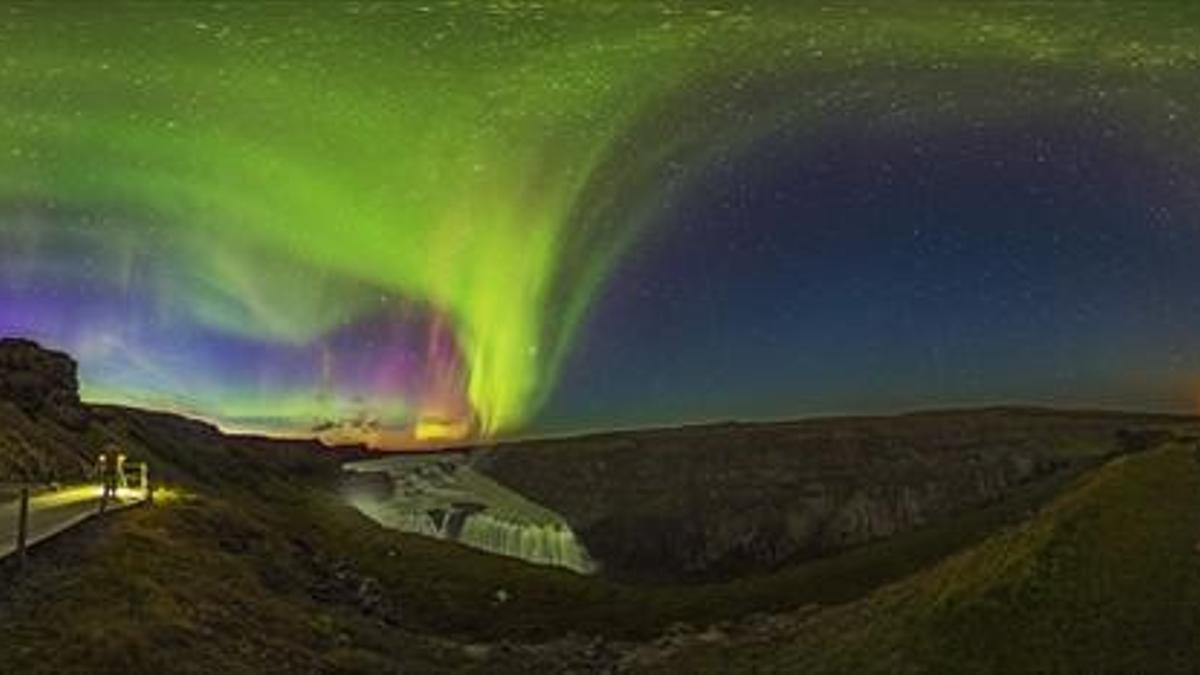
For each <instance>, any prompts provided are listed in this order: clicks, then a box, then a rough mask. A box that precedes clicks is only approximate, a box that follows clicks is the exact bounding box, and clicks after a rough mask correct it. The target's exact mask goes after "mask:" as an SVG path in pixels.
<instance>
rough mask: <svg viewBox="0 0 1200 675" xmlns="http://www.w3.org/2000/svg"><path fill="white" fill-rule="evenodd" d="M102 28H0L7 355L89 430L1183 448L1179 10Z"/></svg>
mask: <svg viewBox="0 0 1200 675" xmlns="http://www.w3.org/2000/svg"><path fill="white" fill-rule="evenodd" d="M98 4H99V3H79V4H70V3H62V2H53V3H51V2H47V3H16V4H11V3H10V4H9V5H6V7H5V8H3V9H0V45H3V47H2V50H3V51H2V52H0V108H2V109H3V115H0V333H5V334H18V335H26V336H29V337H33V338H35V339H38V340H41V341H42V342H44V343H46V344H48V345H50V346H54V347H58V348H62V349H66V350H68V351H71V352H72V353H73V354H75V355H76V357H77V358H78V359H79V360H80V362H81V377H82V380H83V389H84V392H83V393H84V395H85V397H86V398H88V399H90V400H95V401H108V402H118V403H127V404H134V405H141V406H148V407H155V408H164V409H168V410H173V411H178V412H183V413H187V414H192V415H196V416H200V417H204V418H207V419H210V420H213V421H215V422H217V423H219V424H221V425H222V426H224V427H225V428H227V429H233V430H250V431H258V432H269V433H284V434H300V435H305V434H320V435H322V436H323V437H325V438H327V439H331V440H364V441H367V442H369V443H372V444H374V445H376V446H382V447H406V446H410V445H413V444H414V443H418V442H442V441H444V440H445V439H448V438H449V439H457V438H459V437H463V436H468V437H476V436H479V437H493V436H502V437H503V436H522V435H537V434H544V433H556V434H557V433H565V432H572V431H581V430H592V429H604V428H612V427H633V426H644V425H659V424H678V423H693V422H701V421H710V420H727V419H765V418H787V417H798V416H805V415H813V414H839V413H859V412H894V411H902V410H909V409H914V408H929V407H940V406H957V405H981V404H994V403H1041V404H1052V405H1065V406H1100V407H1111V408H1130V409H1144V410H1173V411H1193V410H1194V409H1195V408H1196V402H1197V393H1198V392H1200V377H1198V376H1200V345H1198V344H1197V342H1196V340H1195V339H1194V336H1196V335H1198V334H1200V293H1198V292H1200V265H1197V264H1194V263H1193V261H1194V260H1195V258H1196V253H1197V252H1198V251H1200V222H1198V221H1197V214H1200V173H1198V171H1197V170H1198V169H1200V116H1198V115H1200V111H1197V110H1196V105H1197V103H1198V102H1200V101H1198V99H1200V9H1198V8H1195V7H1194V3H1191V2H1179V3H1170V2H1159V3H1146V4H1144V5H1135V4H1133V3H1125V2H1120V3H1118V2H1113V3H1103V2H1096V3H1086V4H1068V3H1053V4H1050V3H1047V4H1045V5H1039V4H1035V3H1013V4H1005V3H997V2H984V3H978V4H972V3H966V2H963V3H940V2H939V3H932V2H931V3H921V2H918V3H882V2H880V3H865V4H863V3H844V4H840V5H836V6H830V7H822V6H820V5H819V4H816V3H812V4H810V3H802V2H737V3H720V2H711V3H697V2H686V3H685V2H649V1H647V2H598V1H595V2H594V1H580V2H545V3H526V2H492V3H484V2H479V3H475V2H461V3H455V2H427V3H421V2H413V3H371V2H354V3H328V4H326V3H316V4H315V5H313V4H303V5H302V4H278V3H277V4H270V5H263V4H257V3H255V4H251V3H216V4H209V3H183V4H175V3H155V4H153V5H132V4H131V5H121V4H107V3H106V4H105V6H104V7H103V8H101V7H98V6H97V5H98ZM898 4H903V5H904V7H902V8H901V7H897V5H898Z"/></svg>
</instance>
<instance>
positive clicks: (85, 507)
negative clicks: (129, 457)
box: [0, 463, 154, 567]
mask: <svg viewBox="0 0 1200 675" xmlns="http://www.w3.org/2000/svg"><path fill="white" fill-rule="evenodd" d="M127 469H128V470H129V471H128V475H122V476H119V477H118V478H119V479H118V480H114V479H113V478H111V477H109V478H108V479H107V480H104V481H101V482H99V483H95V482H92V483H81V484H76V485H72V486H66V487H58V488H50V489H36V490H35V489H33V488H31V487H30V486H21V487H20V488H19V489H18V491H17V495H16V499H14V500H10V501H8V502H6V503H0V559H5V558H8V557H10V556H15V558H16V562H17V565H18V566H21V567H23V566H24V565H25V561H26V557H27V555H28V550H29V548H30V547H31V546H33V545H35V544H38V543H41V542H43V541H45V540H47V539H50V538H51V537H53V536H55V535H57V534H59V533H61V532H64V531H66V530H68V529H71V528H72V527H75V526H76V525H79V524H80V523H82V522H84V521H85V520H88V519H90V518H92V517H93V516H96V515H100V514H103V513H106V512H110V511H115V510H120V509H124V508H128V507H131V506H135V505H137V504H142V503H147V504H149V503H152V502H153V498H154V491H153V488H152V486H151V484H150V478H149V469H148V467H147V466H146V465H145V464H144V463H138V464H133V463H130V464H129V465H128V466H127ZM130 477H132V478H134V479H135V480H133V481H129V480H127V479H128V478H130Z"/></svg>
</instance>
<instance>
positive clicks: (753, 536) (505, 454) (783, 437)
mask: <svg viewBox="0 0 1200 675" xmlns="http://www.w3.org/2000/svg"><path fill="white" fill-rule="evenodd" d="M1190 421H1193V420H1192V418H1158V417H1134V416H1125V415H1111V414H1104V413H1070V414H1067V413H1052V412H1047V411H1036V410H1014V409H1006V410H991V411H975V412H963V413H948V414H927V415H910V416H902V417H892V418H849V419H839V420H824V421H820V420H818V421H812V422H801V423H783V424H758V425H740V424H727V425H714V426H705V427H693V428H683V429H670V430H658V431H643V432H629V433H617V434H606V435H599V436H593V437H587V438H581V439H564V440H553V441H540V442H527V443H514V444H504V445H500V446H497V447H495V448H491V449H488V450H485V451H482V452H480V453H478V454H477V455H476V458H475V460H474V463H475V466H476V467H477V468H478V469H479V470H481V471H483V472H484V473H487V474H488V475H490V476H492V477H493V478H494V479H496V480H498V481H500V482H502V483H504V484H506V485H508V486H510V487H512V488H513V489H515V490H517V491H519V492H521V493H522V494H525V495H527V496H528V497H529V498H531V499H534V500H535V501H538V502H539V503H541V504H544V505H546V506H547V507H548V508H552V509H554V510H555V511H557V512H559V513H561V514H563V515H564V516H565V517H566V519H567V521H568V522H569V523H570V524H571V526H572V528H573V529H574V530H575V532H577V533H578V535H579V536H580V538H581V539H582V540H583V543H584V545H585V546H586V547H587V550H588V551H589V552H590V553H591V554H592V555H593V556H594V557H595V558H598V559H599V560H600V562H601V564H602V565H603V566H604V568H605V570H606V571H607V572H608V573H609V574H611V575H613V576H617V577H625V578H640V579H657V580H662V579H671V580H679V579H709V578H717V577H726V576H732V575H736V574H740V573H744V572H749V571H755V570H767V569H771V568H773V567H776V566H779V565H781V564H784V563H787V562H792V561H797V560H802V559H807V558H813V557H819V556H825V555H829V554H832V553H835V552H837V551H841V550H843V549H846V548H849V547H853V546H857V545H860V544H863V543H866V542H870V541H872V540H877V539H881V538H884V537H888V536H891V535H893V534H896V533H898V532H902V531H905V530H911V529H913V528H917V527H921V526H923V525H926V524H932V523H936V522H939V521H942V520H944V519H947V518H950V517H953V516H954V515H955V514H958V513H961V512H963V511H965V510H968V509H973V508H977V507H979V506H981V505H985V504H988V503H991V502H994V501H996V500H999V499H1003V498H1004V497H1005V496H1006V495H1008V494H1009V493H1011V492H1012V491H1013V490H1014V489H1016V488H1018V487H1020V486H1023V485H1027V484H1030V483H1032V482H1035V481H1038V480H1041V479H1043V478H1046V477H1049V476H1051V475H1054V474H1056V473H1058V472H1061V471H1064V470H1068V469H1070V468H1072V467H1078V466H1082V465H1085V464H1088V463H1091V462H1095V461H1096V460H1097V459H1098V458H1100V457H1103V456H1106V455H1107V454H1108V453H1111V452H1114V451H1118V450H1119V446H1120V444H1121V442H1122V439H1127V438H1128V437H1129V436H1128V431H1127V430H1128V429H1130V428H1141V427H1142V426H1145V425H1156V424H1166V425H1171V424H1179V423H1185V422H1190ZM1122 433H1124V435H1121V434H1122Z"/></svg>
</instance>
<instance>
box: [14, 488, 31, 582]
mask: <svg viewBox="0 0 1200 675" xmlns="http://www.w3.org/2000/svg"><path fill="white" fill-rule="evenodd" d="M17 517H18V521H17V562H18V564H20V566H21V567H24V566H25V548H26V544H27V540H28V538H29V487H28V486H26V487H22V488H21V509H20V513H19V515H18V516H17Z"/></svg>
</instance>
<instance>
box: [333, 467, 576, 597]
mask: <svg viewBox="0 0 1200 675" xmlns="http://www.w3.org/2000/svg"><path fill="white" fill-rule="evenodd" d="M344 468H345V470H346V471H348V472H350V473H351V474H376V475H381V474H382V475H386V476H387V478H388V480H390V481H391V487H392V489H391V490H390V491H388V492H387V493H385V494H379V491H375V492H373V493H366V492H355V491H352V490H351V491H349V493H348V494H347V495H346V497H347V499H348V500H349V502H350V504H351V505H352V506H354V507H355V508H357V509H358V510H359V511H361V512H362V513H363V514H365V515H366V516H368V517H369V518H371V519H372V520H375V521H376V522H378V523H380V524H381V525H383V526H384V527H388V528H391V529H394V530H399V531H401V532H408V533H411V534H418V535H422V536H426V537H432V538H436V539H443V540H446V541H453V542H456V543H459V544H462V545H463V546H469V547H471V548H474V549H478V550H481V551H487V552H488V553H494V554H496V555H502V556H506V557H510V558H519V559H521V560H524V561H526V562H530V563H533V564H535V565H548V566H553V567H561V568H565V569H569V570H572V571H574V572H578V573H580V574H592V573H594V572H596V571H597V570H598V568H599V565H598V564H597V563H596V562H595V561H594V560H593V559H592V558H591V556H590V555H588V552H587V549H586V548H585V547H584V546H583V543H582V542H581V541H579V539H578V537H576V536H575V532H574V531H573V530H572V529H571V527H570V525H569V524H568V523H567V522H566V519H565V518H563V517H562V516H561V515H560V514H558V513H555V512H554V511H551V510H550V509H547V508H546V507H544V506H542V505H540V504H537V503H535V502H533V501H532V500H530V499H528V498H526V497H524V496H523V495H520V494H518V493H517V492H515V491H513V490H511V489H509V488H508V487H507V486H504V485H501V484H500V483H497V482H496V481H494V480H492V479H491V478H488V477H487V476H484V475H483V474H481V473H479V472H477V471H475V470H474V469H472V468H471V467H470V466H469V465H468V464H467V463H466V460H465V456H462V455H459V456H453V455H452V456H447V455H437V456H434V457H396V458H388V459H380V460H371V461H367V462H355V463H352V464H347V465H346V466H345V467H344Z"/></svg>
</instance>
